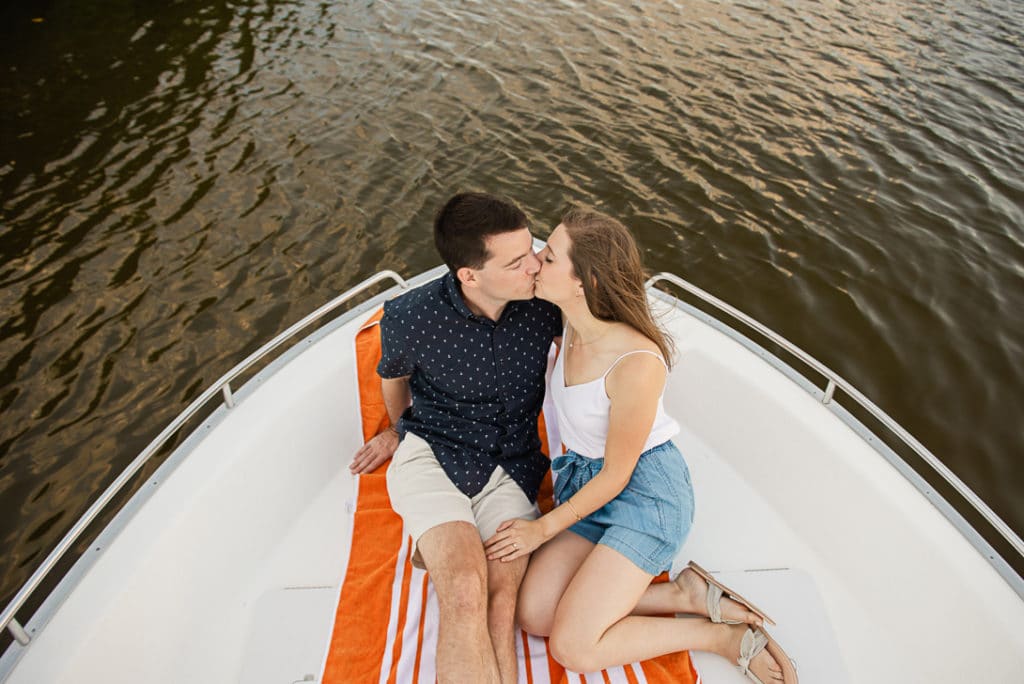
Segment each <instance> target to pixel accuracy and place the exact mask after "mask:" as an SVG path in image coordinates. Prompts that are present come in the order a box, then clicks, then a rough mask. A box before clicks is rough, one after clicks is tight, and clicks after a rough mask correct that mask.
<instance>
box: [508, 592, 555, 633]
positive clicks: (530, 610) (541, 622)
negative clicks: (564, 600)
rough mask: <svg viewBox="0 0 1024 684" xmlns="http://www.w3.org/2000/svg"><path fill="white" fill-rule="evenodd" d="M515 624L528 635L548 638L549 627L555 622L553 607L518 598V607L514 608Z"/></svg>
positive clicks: (540, 602) (524, 597) (521, 597)
mask: <svg viewBox="0 0 1024 684" xmlns="http://www.w3.org/2000/svg"><path fill="white" fill-rule="evenodd" d="M516 622H518V623H519V626H520V627H522V628H523V629H524V630H526V632H527V633H529V634H533V635H534V636H542V637H546V636H550V635H551V626H552V625H553V624H554V622H555V607H554V606H551V605H547V604H545V603H543V602H542V601H531V600H530V599H529V598H528V597H526V596H520V597H519V605H517V606H516Z"/></svg>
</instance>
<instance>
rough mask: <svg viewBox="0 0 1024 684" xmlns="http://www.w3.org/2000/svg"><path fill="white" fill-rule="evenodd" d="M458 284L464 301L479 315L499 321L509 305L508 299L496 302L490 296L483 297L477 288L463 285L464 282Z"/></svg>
mask: <svg viewBox="0 0 1024 684" xmlns="http://www.w3.org/2000/svg"><path fill="white" fill-rule="evenodd" d="M458 286H459V292H460V293H462V301H464V302H465V303H466V307H468V308H469V310H470V311H472V312H473V313H474V314H476V315H477V316H483V317H484V318H489V319H490V320H492V321H494V322H495V323H497V322H498V319H499V318H501V314H502V313H503V312H504V311H505V307H506V306H508V301H507V300H506V301H502V302H496V301H493V300H491V299H489V298H486V297H481V296H480V293H479V292H478V291H477V290H473V289H466V288H464V287H462V283H458Z"/></svg>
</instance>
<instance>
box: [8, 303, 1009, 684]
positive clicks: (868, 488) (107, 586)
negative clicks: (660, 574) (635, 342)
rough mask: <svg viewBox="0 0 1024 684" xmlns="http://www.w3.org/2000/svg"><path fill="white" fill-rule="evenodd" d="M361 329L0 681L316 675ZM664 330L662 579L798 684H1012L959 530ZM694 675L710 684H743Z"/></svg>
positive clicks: (180, 467)
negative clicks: (713, 587)
mask: <svg viewBox="0 0 1024 684" xmlns="http://www.w3.org/2000/svg"><path fill="white" fill-rule="evenodd" d="M362 318H363V316H359V317H358V318H357V320H355V321H352V322H349V323H346V324H344V325H342V326H340V327H336V328H335V329H333V330H331V331H329V332H325V333H321V334H318V335H315V336H314V338H316V339H315V340H312V339H311V340H310V341H309V342H304V343H302V344H300V345H299V347H300V349H298V350H295V351H293V352H289V354H288V355H286V356H285V357H283V358H282V359H281V360H279V362H275V363H274V364H272V366H271V367H270V368H268V369H267V370H266V371H264V372H263V373H261V374H260V375H259V376H258V377H257V379H256V380H255V381H254V382H250V383H249V384H247V385H246V386H245V387H244V388H243V389H242V390H241V391H239V392H238V393H237V394H236V399H237V406H236V407H235V408H232V409H230V410H227V409H224V408H221V409H218V411H217V412H216V413H215V414H214V416H212V417H211V418H210V420H209V421H207V423H206V425H207V426H210V427H203V428H200V430H198V431H197V433H196V434H194V435H193V437H191V438H190V439H189V440H188V441H186V443H185V444H183V445H182V446H181V447H179V449H178V450H177V451H176V452H175V454H174V455H172V457H171V458H170V459H169V460H168V462H167V463H166V464H165V466H164V467H162V468H161V469H160V470H159V471H158V472H157V474H156V476H155V477H154V478H153V480H154V481H153V482H152V483H147V484H146V485H144V488H147V489H146V490H145V491H147V494H146V495H145V496H143V497H137V498H136V499H135V500H133V502H132V503H131V504H129V506H128V507H127V508H126V509H125V510H124V511H122V513H121V514H120V515H119V517H118V519H117V521H115V525H114V526H113V528H111V529H108V531H107V532H105V533H104V535H102V536H101V538H100V539H99V540H98V541H97V542H96V544H94V545H93V549H94V550H93V551H90V552H89V554H88V557H87V558H86V559H85V562H84V563H82V564H81V565H80V567H79V569H78V570H77V571H76V572H73V573H72V574H71V575H69V577H68V578H67V579H66V580H65V582H66V586H68V587H70V586H72V585H73V584H74V583H75V582H78V584H77V587H75V591H73V592H65V591H63V590H62V589H58V592H57V593H56V594H55V595H54V598H53V599H52V600H51V601H50V602H49V603H48V604H47V605H46V606H44V608H43V609H42V610H41V611H40V612H39V614H38V615H37V616H36V617H35V618H33V621H32V622H30V623H29V624H28V625H27V628H28V629H29V632H30V634H32V635H33V641H32V643H31V644H30V645H29V646H28V647H26V648H22V647H19V646H14V647H13V648H12V649H11V650H9V651H8V652H7V653H6V654H5V655H4V657H3V660H2V661H0V675H2V674H3V673H4V672H7V671H9V670H10V674H9V679H8V681H9V682H11V683H17V684H39V683H40V682H54V683H57V682H69V683H70V682H75V683H78V682H104V683H105V684H106V683H111V682H132V683H133V684H134V683H137V682H148V683H149V682H153V683H155V682H168V683H171V682H173V683H175V684H178V683H181V682H218V683H220V682H246V683H249V682H264V681H266V682H295V681H303V680H304V679H306V678H307V676H312V677H313V678H314V679H313V680H311V681H315V680H316V678H318V677H319V675H320V668H321V664H322V660H323V655H324V649H325V647H326V644H327V641H328V639H329V637H330V627H331V623H332V620H333V613H334V609H335V605H336V599H337V595H338V592H339V589H340V581H341V578H342V576H343V574H344V568H345V562H346V558H345V548H346V539H347V535H348V528H349V525H350V522H351V516H350V515H349V512H348V508H347V506H348V505H349V503H350V501H351V499H352V496H353V492H354V486H353V484H354V481H353V478H352V477H351V476H350V475H349V473H348V469H347V465H348V462H349V459H350V457H351V455H352V454H353V453H354V451H355V450H356V449H357V448H358V446H359V444H360V442H361V437H360V430H359V424H358V418H357V413H358V412H357V407H356V397H355V396H354V387H355V380H354V378H355V370H354V363H353V359H352V342H351V340H352V337H353V335H354V332H355V329H356V327H357V325H358V322H359V321H360V320H361V319H362ZM668 324H669V326H670V329H671V332H672V333H673V335H674V336H675V338H676V340H677V343H678V345H679V350H680V352H681V355H680V357H679V360H678V365H677V367H676V369H675V371H674V372H673V374H672V377H671V380H670V384H669V388H668V390H667V393H666V406H667V408H668V410H669V411H670V412H671V413H672V414H673V415H674V416H675V417H676V418H677V419H679V420H680V422H681V423H682V424H683V427H684V430H683V433H682V434H681V435H680V437H679V439H678V444H679V446H680V448H681V450H682V451H683V453H684V455H685V456H686V458H687V460H688V463H689V465H690V468H691V472H692V475H693V480H694V488H695V492H696V497H697V515H696V520H695V525H694V529H693V532H692V534H691V536H690V539H689V541H688V542H687V544H686V546H685V547H684V549H683V550H682V552H681V554H680V557H679V558H678V559H677V562H678V564H679V565H680V566H681V565H684V564H685V562H686V561H687V560H688V559H690V558H693V559H695V560H698V562H700V563H701V564H702V565H703V566H704V567H706V568H708V569H712V570H721V571H726V572H728V573H729V574H728V575H727V577H728V578H729V579H728V581H730V582H735V584H736V585H737V586H736V588H737V589H739V590H740V591H742V590H743V589H745V588H749V589H750V595H751V598H753V599H754V600H755V601H756V602H757V603H759V604H760V605H761V606H762V607H763V608H765V609H766V610H768V611H769V613H770V614H772V616H773V617H774V618H775V620H776V621H777V622H778V623H779V626H778V628H777V629H775V630H773V634H775V635H776V636H777V638H778V640H779V641H780V643H782V644H783V646H784V647H785V648H786V649H787V650H788V651H789V652H790V655H792V656H793V657H794V658H795V659H796V661H797V663H798V666H799V668H800V674H801V681H802V682H804V684H813V683H814V682H827V683H828V684H833V683H836V682H843V681H851V682H873V683H875V682H899V683H904V682H958V683H959V682H963V681H970V682H1014V681H1022V679H1021V677H1022V673H1024V632H1022V631H1021V630H1020V629H1019V625H1021V624H1024V601H1022V600H1021V598H1020V597H1019V596H1018V595H1017V594H1016V592H1015V591H1014V590H1013V589H1012V588H1011V587H1010V586H1009V585H1008V584H1007V583H1006V582H1005V581H1004V580H1003V579H1002V578H1001V577H1000V576H999V574H998V573H997V572H996V571H995V570H994V569H993V568H992V566H991V565H990V564H989V563H988V562H987V561H986V560H985V559H984V558H983V557H982V556H981V554H980V553H978V551H976V550H975V549H974V548H973V547H972V546H971V545H970V544H969V543H968V541H967V540H966V539H965V538H964V537H963V535H961V533H960V532H959V531H958V530H957V529H956V528H955V527H954V526H953V525H952V524H951V523H949V522H948V521H947V520H946V519H945V518H944V517H942V516H941V515H940V514H939V513H938V511H937V510H936V509H935V508H934V506H932V504H931V503H929V502H928V501H927V500H926V499H925V498H924V497H923V496H922V495H921V494H920V493H919V492H918V490H917V489H915V488H914V487H913V486H912V485H911V484H910V483H909V482H908V481H907V480H905V479H904V478H903V477H902V475H900V474H899V473H898V472H897V470H896V469H895V468H893V467H892V466H891V465H890V464H889V463H888V462H887V461H886V460H884V459H883V458H881V457H880V456H879V455H878V453H877V452H875V451H874V450H873V449H872V448H871V447H870V446H869V445H867V444H866V443H865V442H864V441H863V440H862V439H861V438H860V437H859V436H858V435H857V434H856V433H855V432H854V431H853V430H852V429H851V428H850V427H848V426H847V425H846V424H844V423H843V422H842V421H841V420H839V419H838V418H837V417H836V416H835V415H833V414H832V413H831V412H829V411H828V410H826V409H825V408H823V407H822V405H821V404H820V402H818V401H816V400H815V398H814V397H811V396H810V395H809V394H807V393H806V392H805V391H804V390H803V389H802V388H800V387H798V386H797V385H796V384H795V383H793V382H792V381H791V380H789V379H788V378H786V377H785V376H784V375H783V374H782V373H780V372H779V371H777V370H775V369H774V368H772V367H770V366H769V365H767V364H766V363H764V362H763V361H762V360H761V359H760V358H758V357H757V356H755V355H753V354H751V353H750V352H749V351H748V350H746V349H745V348H744V347H742V346H741V345H740V344H738V343H736V342H735V341H733V340H731V339H729V338H728V337H726V336H724V335H723V334H722V333H720V332H718V331H716V330H714V329H713V328H711V327H709V326H707V325H706V324H704V323H702V322H700V321H698V320H697V319H695V318H692V317H690V316H688V315H686V314H683V313H681V312H676V313H674V314H672V316H671V317H670V319H669V320H668ZM286 362H287V363H286ZM189 451H190V452H191V453H189V455H188V457H187V458H184V454H185V453H186V452H189ZM95 549H99V550H95ZM747 570H755V571H758V572H743V571H747ZM47 618H49V622H48V624H46V627H45V629H40V626H41V625H42V623H43V622H44V621H46V619H47ZM19 656H20V661H18V662H17V667H16V668H14V669H13V670H11V667H12V665H13V664H14V662H15V659H16V658H18V657H19ZM697 662H698V666H699V667H700V668H701V672H702V676H703V681H704V682H706V683H711V682H723V683H729V682H744V681H747V680H745V679H743V678H742V677H740V676H739V675H738V673H737V672H736V671H735V670H734V669H731V668H730V667H729V666H728V665H726V664H725V663H724V662H720V661H717V659H715V658H713V657H710V656H698V658H697Z"/></svg>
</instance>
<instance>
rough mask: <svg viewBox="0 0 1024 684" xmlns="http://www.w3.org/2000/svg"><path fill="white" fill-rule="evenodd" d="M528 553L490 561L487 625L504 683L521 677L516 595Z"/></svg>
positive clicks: (488, 564) (512, 682)
mask: <svg viewBox="0 0 1024 684" xmlns="http://www.w3.org/2000/svg"><path fill="white" fill-rule="evenodd" d="M528 561H529V557H528V556H527V557H524V558H517V559H515V560H514V561H511V562H508V563H502V562H501V561H490V562H488V563H487V586H488V601H487V626H488V629H489V631H490V635H491V644H492V645H493V646H494V656H495V659H496V660H497V661H498V672H499V673H500V674H501V681H502V682H504V683H505V684H515V682H517V681H518V673H517V668H518V665H519V661H518V658H517V657H516V597H517V595H518V594H519V585H520V583H522V581H523V575H524V574H526V564H527V562H528Z"/></svg>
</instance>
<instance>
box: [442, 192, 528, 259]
mask: <svg viewBox="0 0 1024 684" xmlns="http://www.w3.org/2000/svg"><path fill="white" fill-rule="evenodd" d="M525 227H526V214H524V213H523V212H522V210H521V209H520V208H519V207H517V206H516V205H514V204H512V203H511V202H509V201H507V200H504V199H501V198H499V197H494V196H492V195H485V194H483V193H479V192H463V193H459V194H458V195H455V196H454V197H452V198H451V199H450V200H448V202H447V203H445V205H444V206H443V207H441V210H440V211H438V212H437V216H436V217H434V245H435V246H436V247H437V252H438V254H440V255H441V258H442V259H443V260H444V263H445V264H447V265H448V268H450V269H451V271H452V273H455V272H456V271H458V270H459V269H460V268H465V267H468V268H483V265H484V263H485V262H486V261H487V259H488V258H489V257H490V255H489V254H488V253H487V238H488V237H490V236H491V235H498V234H499V233H508V232H511V231H513V230H518V229H520V228H525Z"/></svg>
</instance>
